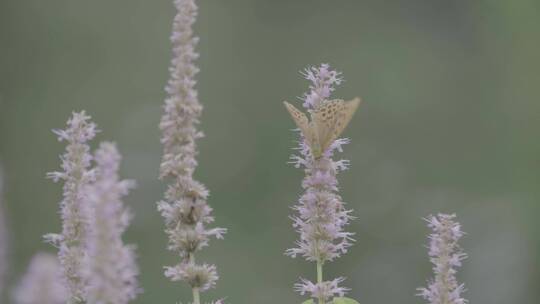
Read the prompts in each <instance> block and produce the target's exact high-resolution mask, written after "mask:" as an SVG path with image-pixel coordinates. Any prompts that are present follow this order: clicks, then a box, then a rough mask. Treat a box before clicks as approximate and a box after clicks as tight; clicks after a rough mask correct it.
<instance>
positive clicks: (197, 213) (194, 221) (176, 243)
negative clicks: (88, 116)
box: [158, 0, 226, 304]
mask: <svg viewBox="0 0 540 304" xmlns="http://www.w3.org/2000/svg"><path fill="white" fill-rule="evenodd" d="M174 4H175V6H176V9H177V14H176V16H175V18H174V22H173V29H172V35H171V42H172V44H173V59H172V61H171V65H170V68H169V71H170V78H169V81H168V85H167V87H166V92H167V95H168V96H167V98H166V100H165V106H164V114H163V116H162V118H161V122H160V125H159V126H160V129H161V133H162V136H161V143H162V144H163V158H162V161H161V167H160V178H161V179H166V178H168V179H170V180H171V182H170V184H169V187H168V189H167V191H166V193H165V197H164V200H162V201H161V202H158V211H159V212H160V213H161V215H162V216H163V218H164V219H165V225H166V229H165V232H166V233H167V235H168V236H169V246H168V248H169V250H171V251H174V252H176V253H177V254H178V255H179V257H180V262H179V263H178V264H176V265H174V266H170V267H165V276H167V277H168V278H170V279H171V280H172V281H178V280H182V281H186V282H187V283H188V284H189V285H190V286H191V287H192V289H193V293H194V302H196V301H198V300H199V299H198V296H199V294H198V293H199V291H205V290H207V289H209V288H212V287H213V286H215V283H216V281H217V279H218V275H217V272H216V267H215V266H214V265H207V264H196V263H195V253H196V252H197V251H198V250H200V249H201V248H203V247H206V246H207V245H208V242H209V240H210V238H211V237H215V238H218V239H221V238H223V235H224V234H225V232H226V229H224V228H208V227H207V225H208V224H210V223H212V222H213V221H214V218H213V216H212V215H211V212H212V208H210V206H209V205H208V204H207V198H208V195H209V193H208V190H207V189H206V187H205V186H204V185H203V184H202V183H200V182H198V181H196V180H194V179H193V173H194V171H195V169H196V167H197V160H196V155H197V145H196V140H197V139H199V138H201V137H202V136H203V134H202V132H201V131H199V130H198V129H197V124H198V123H199V117H200V115H201V112H202V105H201V103H200V102H199V100H198V97H197V90H196V89H195V84H196V80H195V75H196V74H197V73H198V72H199V69H198V67H197V66H196V65H195V63H194V61H195V60H196V59H197V58H198V57H199V54H198V53H197V52H196V51H195V46H196V44H197V42H198V40H199V39H198V37H194V35H193V29H192V26H193V23H194V22H195V21H196V17H197V12H198V8H197V5H196V3H195V1H194V0H175V1H174ZM196 304H199V303H196Z"/></svg>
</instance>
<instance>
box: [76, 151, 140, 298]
mask: <svg viewBox="0 0 540 304" xmlns="http://www.w3.org/2000/svg"><path fill="white" fill-rule="evenodd" d="M94 159H95V162H96V180H95V182H93V183H92V184H90V185H88V186H87V187H86V189H85V191H86V198H85V204H84V209H85V211H86V212H85V213H86V215H87V218H88V227H87V229H88V231H87V237H86V247H85V248H86V256H85V258H86V259H85V263H84V268H83V275H84V278H85V282H86V285H87V289H86V300H87V303H89V304H99V303H107V304H127V303H128V302H129V301H130V300H133V299H135V297H136V295H137V293H138V291H139V288H138V283H137V275H138V272H139V271H138V267H137V264H136V262H135V254H134V248H133V246H126V245H124V243H123V242H122V234H123V233H124V231H125V230H126V228H127V226H128V224H129V221H130V219H131V214H130V213H129V211H128V210H127V209H126V207H125V206H124V204H123V203H122V197H123V196H125V195H127V194H128V192H129V189H131V188H133V187H134V186H135V183H134V182H133V181H131V180H119V178H118V169H119V166H120V160H121V156H120V154H119V153H118V150H117V149H116V146H115V144H113V143H110V142H104V143H101V145H100V147H99V149H98V150H97V151H96V152H95V156H94Z"/></svg>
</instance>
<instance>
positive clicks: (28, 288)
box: [13, 253, 67, 304]
mask: <svg viewBox="0 0 540 304" xmlns="http://www.w3.org/2000/svg"><path fill="white" fill-rule="evenodd" d="M60 270H61V269H60V265H59V263H58V260H57V258H56V256H54V255H52V254H48V253H38V254H36V255H35V256H34V257H33V258H32V261H31V262H30V266H29V267H28V270H27V272H26V274H25V275H24V276H23V278H22V279H21V281H20V283H19V285H18V286H17V288H16V289H15V292H14V294H13V301H14V302H15V303H16V304H64V303H66V301H67V294H66V290H65V288H64V284H62V280H61V271H60Z"/></svg>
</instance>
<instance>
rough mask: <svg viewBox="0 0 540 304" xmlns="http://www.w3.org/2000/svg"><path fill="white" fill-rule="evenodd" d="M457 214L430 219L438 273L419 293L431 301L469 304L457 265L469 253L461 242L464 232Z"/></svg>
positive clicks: (431, 246)
mask: <svg viewBox="0 0 540 304" xmlns="http://www.w3.org/2000/svg"><path fill="white" fill-rule="evenodd" d="M455 217H456V216H455V214H450V215H448V214H441V213H439V214H438V215H437V216H433V215H431V216H429V217H428V218H427V219H426V221H427V222H428V227H429V228H431V229H432V230H433V233H432V234H430V236H429V256H430V259H429V260H430V261H431V263H433V272H434V274H435V277H434V278H433V279H432V280H430V281H429V282H428V286H427V287H426V288H418V291H419V294H418V295H419V296H421V297H423V298H424V299H425V300H426V301H428V303H430V304H465V303H467V302H468V301H467V300H465V299H464V298H462V297H461V293H462V292H463V291H464V290H465V286H464V285H463V284H459V283H458V282H457V280H456V276H455V274H456V272H457V270H456V268H457V267H460V266H461V261H462V260H463V259H465V258H466V257H467V255H466V254H465V253H464V252H463V251H462V250H461V247H460V246H459V244H458V241H459V239H460V238H461V237H462V236H463V232H462V231H461V225H460V224H459V223H458V222H456V221H454V219H455Z"/></svg>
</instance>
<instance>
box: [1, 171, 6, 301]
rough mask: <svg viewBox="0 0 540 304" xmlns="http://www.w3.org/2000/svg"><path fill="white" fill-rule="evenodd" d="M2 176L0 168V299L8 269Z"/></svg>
mask: <svg viewBox="0 0 540 304" xmlns="http://www.w3.org/2000/svg"><path fill="white" fill-rule="evenodd" d="M3 187H4V176H3V171H2V167H1V166H0V299H1V298H2V295H3V292H4V290H5V288H6V285H5V279H6V272H7V268H8V257H7V255H8V233H7V224H6V218H5V216H4V201H3V198H4V196H3V195H4V192H3V190H4V188H3Z"/></svg>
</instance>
